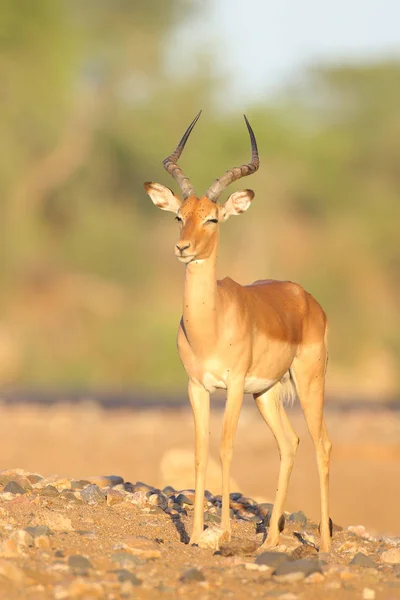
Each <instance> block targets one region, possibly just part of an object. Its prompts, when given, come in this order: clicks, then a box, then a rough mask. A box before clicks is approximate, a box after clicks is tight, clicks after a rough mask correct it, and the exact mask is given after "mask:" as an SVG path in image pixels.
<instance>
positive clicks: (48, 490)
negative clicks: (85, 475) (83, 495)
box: [40, 485, 60, 498]
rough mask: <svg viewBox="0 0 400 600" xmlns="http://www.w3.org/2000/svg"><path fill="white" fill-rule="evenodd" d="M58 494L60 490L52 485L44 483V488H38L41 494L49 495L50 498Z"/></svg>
mask: <svg viewBox="0 0 400 600" xmlns="http://www.w3.org/2000/svg"><path fill="white" fill-rule="evenodd" d="M59 494H60V492H59V491H58V489H57V488H56V487H54V485H46V486H45V487H44V488H41V489H40V495H41V496H49V497H50V498H51V497H53V498H54V497H56V496H59Z"/></svg>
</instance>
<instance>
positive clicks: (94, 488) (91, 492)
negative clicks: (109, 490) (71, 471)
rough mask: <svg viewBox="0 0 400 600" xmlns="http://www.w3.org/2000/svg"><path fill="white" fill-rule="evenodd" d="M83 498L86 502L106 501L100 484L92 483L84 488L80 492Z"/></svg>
mask: <svg viewBox="0 0 400 600" xmlns="http://www.w3.org/2000/svg"><path fill="white" fill-rule="evenodd" d="M80 496H81V499H82V500H83V501H84V502H86V504H98V503H99V502H104V500H105V496H104V494H103V492H102V491H101V489H100V488H99V486H98V485H96V484H95V483H91V484H90V485H88V486H87V487H85V488H83V490H81V492H80Z"/></svg>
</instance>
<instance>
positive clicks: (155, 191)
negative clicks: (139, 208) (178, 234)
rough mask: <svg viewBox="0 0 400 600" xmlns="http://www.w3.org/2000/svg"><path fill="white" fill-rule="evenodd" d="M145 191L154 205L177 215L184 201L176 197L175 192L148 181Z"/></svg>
mask: <svg viewBox="0 0 400 600" xmlns="http://www.w3.org/2000/svg"><path fill="white" fill-rule="evenodd" d="M144 189H145V190H146V192H147V193H148V195H149V196H150V198H151V199H152V201H153V203H154V204H155V205H156V206H157V207H158V208H161V209H162V210H169V211H170V212H173V213H177V212H178V210H179V208H180V206H181V204H182V201H181V200H180V199H179V198H178V196H175V194H174V192H173V191H172V190H170V189H169V188H167V187H165V186H164V185H161V184H160V183H153V182H150V181H147V182H146V183H145V184H144Z"/></svg>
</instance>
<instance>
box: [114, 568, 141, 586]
mask: <svg viewBox="0 0 400 600" xmlns="http://www.w3.org/2000/svg"><path fill="white" fill-rule="evenodd" d="M115 573H116V574H117V577H118V581H120V582H121V583H123V582H124V581H130V582H131V584H132V585H142V583H143V582H142V580H141V579H139V577H136V575H135V574H134V573H131V571H128V570H127V569H118V570H117V571H115Z"/></svg>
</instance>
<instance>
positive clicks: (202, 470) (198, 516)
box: [189, 380, 210, 544]
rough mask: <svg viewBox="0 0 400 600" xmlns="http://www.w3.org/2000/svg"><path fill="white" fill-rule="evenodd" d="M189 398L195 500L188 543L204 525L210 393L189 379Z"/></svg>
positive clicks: (193, 540) (197, 538)
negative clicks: (193, 447)
mask: <svg viewBox="0 0 400 600" xmlns="http://www.w3.org/2000/svg"><path fill="white" fill-rule="evenodd" d="M189 398H190V404H191V405H192V409H193V416H194V427H195V500H194V517H193V532H192V535H191V538H190V544H198V543H199V540H200V536H201V534H202V533H203V527H204V488H205V479H206V469H207V460H208V442H209V432H210V394H209V393H208V392H207V391H206V390H205V389H204V388H203V386H202V385H200V384H198V383H194V382H193V381H190V380H189Z"/></svg>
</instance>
